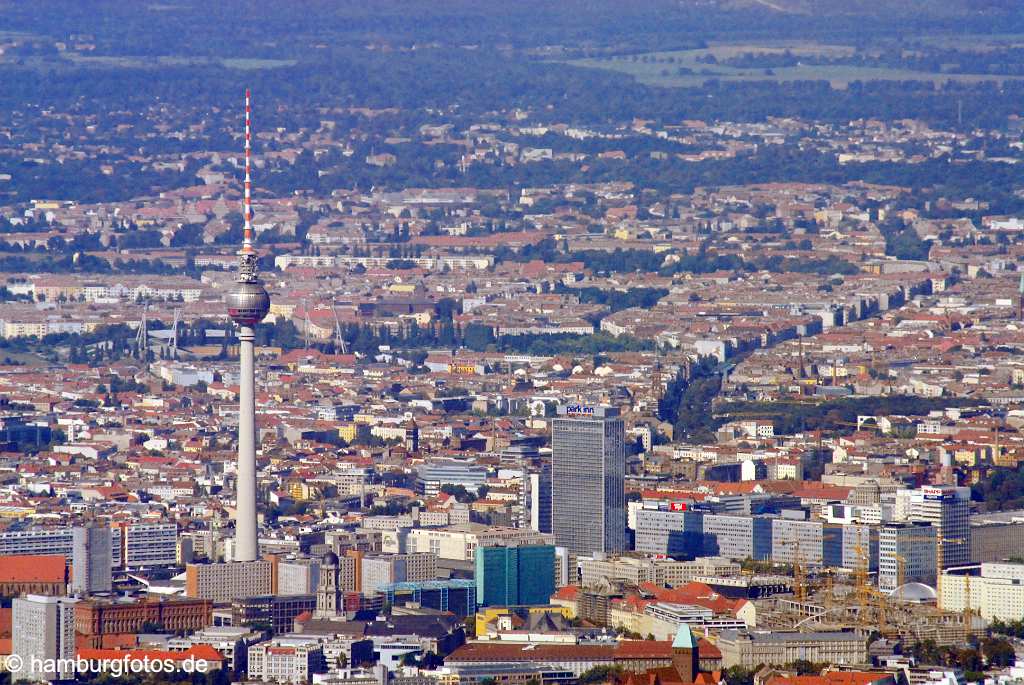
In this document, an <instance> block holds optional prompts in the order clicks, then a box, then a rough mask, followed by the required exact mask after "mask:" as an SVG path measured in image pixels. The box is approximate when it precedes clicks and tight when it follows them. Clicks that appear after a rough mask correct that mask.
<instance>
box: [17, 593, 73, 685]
mask: <svg viewBox="0 0 1024 685" xmlns="http://www.w3.org/2000/svg"><path fill="white" fill-rule="evenodd" d="M76 601H77V600H75V599H68V598H66V597H45V596H43V595H26V596H24V597H15V598H14V600H13V601H12V603H11V655H12V656H17V657H18V658H19V660H20V664H21V665H20V667H19V668H18V669H17V670H14V669H12V673H11V681H12V682H17V681H19V680H29V681H40V680H68V679H71V678H74V676H75V673H74V663H73V660H74V658H75V602H76Z"/></svg>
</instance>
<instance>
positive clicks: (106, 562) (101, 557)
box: [71, 525, 113, 595]
mask: <svg viewBox="0 0 1024 685" xmlns="http://www.w3.org/2000/svg"><path fill="white" fill-rule="evenodd" d="M112 539H113V536H112V535H111V533H110V528H107V527H106V526H92V525H91V526H84V527H81V528H75V529H74V531H73V532H72V543H71V547H72V549H71V591H72V592H73V593H75V594H82V595H89V594H92V593H94V592H110V588H111V584H110V547H111V543H112Z"/></svg>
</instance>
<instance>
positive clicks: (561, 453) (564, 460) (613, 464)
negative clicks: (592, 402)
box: [551, 405, 626, 557]
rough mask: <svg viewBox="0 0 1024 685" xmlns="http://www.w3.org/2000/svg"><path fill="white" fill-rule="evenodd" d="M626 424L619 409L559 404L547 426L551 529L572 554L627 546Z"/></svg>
mask: <svg viewBox="0 0 1024 685" xmlns="http://www.w3.org/2000/svg"><path fill="white" fill-rule="evenodd" d="M625 478H626V448H625V429H624V426H623V423H622V419H621V418H619V411H618V409H615V408H612V407H590V406H581V405H562V406H560V407H559V408H558V415H557V416H556V417H555V418H554V419H553V421H552V428H551V532H552V533H554V535H555V544H557V545H559V546H562V547H565V548H566V549H567V550H568V552H569V554H570V555H571V556H573V557H575V556H583V555H590V554H592V553H594V552H604V553H606V554H612V553H617V552H621V551H623V550H624V549H625V547H626V509H625Z"/></svg>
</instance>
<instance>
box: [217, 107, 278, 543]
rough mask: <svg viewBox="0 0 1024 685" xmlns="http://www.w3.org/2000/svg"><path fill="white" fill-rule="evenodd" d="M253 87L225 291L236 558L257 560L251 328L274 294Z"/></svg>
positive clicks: (262, 316) (268, 305)
mask: <svg viewBox="0 0 1024 685" xmlns="http://www.w3.org/2000/svg"><path fill="white" fill-rule="evenodd" d="M250 112H251V109H250V105H249V91H248V90H246V91H245V191H244V200H243V202H244V204H245V228H244V233H243V239H242V249H241V250H239V251H238V280H237V281H236V282H235V286H234V287H233V288H232V289H231V290H230V291H229V292H228V293H227V296H226V297H225V300H226V302H227V305H228V316H230V317H231V319H232V320H233V321H234V322H235V323H236V324H238V327H239V329H238V342H239V346H238V358H239V366H240V369H239V372H240V373H239V381H238V386H239V391H238V469H237V474H236V478H235V482H236V486H235V554H234V559H235V561H255V560H256V557H257V555H258V552H259V545H258V542H257V537H256V528H257V526H256V393H255V385H256V378H255V376H256V369H255V364H254V362H253V356H254V355H253V340H254V338H255V337H256V332H255V331H254V330H253V327H254V326H255V325H256V324H257V323H259V322H260V321H262V320H263V319H264V317H266V315H267V312H269V311H270V296H269V295H267V291H266V289H265V288H264V287H263V283H261V282H260V278H259V274H258V273H257V271H256V249H255V248H254V247H253V245H252V195H251V192H252V190H251V178H250V169H251V165H250V157H251V155H252V143H251V138H252V133H251V125H250V118H249V117H250Z"/></svg>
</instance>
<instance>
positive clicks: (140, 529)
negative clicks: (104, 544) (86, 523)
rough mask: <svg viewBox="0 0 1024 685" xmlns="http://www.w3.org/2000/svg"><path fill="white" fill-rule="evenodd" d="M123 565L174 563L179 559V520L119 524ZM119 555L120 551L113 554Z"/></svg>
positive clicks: (163, 564)
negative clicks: (172, 521) (173, 521)
mask: <svg viewBox="0 0 1024 685" xmlns="http://www.w3.org/2000/svg"><path fill="white" fill-rule="evenodd" d="M119 528H120V531H121V535H120V538H118V536H117V535H116V532H115V535H114V542H116V543H119V544H120V546H121V554H120V558H121V565H122V566H124V568H142V567H145V568H152V567H153V566H174V565H175V564H176V563H177V561H178V524H176V523H131V524H127V525H125V524H121V525H120V526H119ZM114 556H115V557H117V556H118V555H117V554H114Z"/></svg>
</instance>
